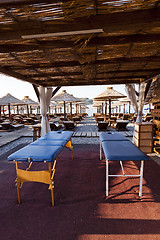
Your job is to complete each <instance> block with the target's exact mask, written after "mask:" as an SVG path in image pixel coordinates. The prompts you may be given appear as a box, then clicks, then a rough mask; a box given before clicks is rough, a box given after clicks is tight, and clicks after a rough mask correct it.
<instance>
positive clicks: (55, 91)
mask: <svg viewBox="0 0 160 240" xmlns="http://www.w3.org/2000/svg"><path fill="white" fill-rule="evenodd" d="M60 88H61V86H58V87H56V89H54V91H53V92H52V97H53V96H54V95H55V94H56V93H57V92H58V90H59V89H60Z"/></svg>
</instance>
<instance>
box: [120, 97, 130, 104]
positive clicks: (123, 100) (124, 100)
mask: <svg viewBox="0 0 160 240" xmlns="http://www.w3.org/2000/svg"><path fill="white" fill-rule="evenodd" d="M119 103H120V104H127V103H131V100H130V99H129V98H128V97H125V98H122V99H121V100H120V101H119Z"/></svg>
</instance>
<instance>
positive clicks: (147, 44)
mask: <svg viewBox="0 0 160 240" xmlns="http://www.w3.org/2000/svg"><path fill="white" fill-rule="evenodd" d="M159 26H160V1H158V0H146V1H144V0H134V1H131V0H128V1H124V0H113V1H106V0H96V1H95V0H90V1H89V0H76V1H75V0H65V1H64V0H61V1H60V0H53V1H51V0H47V1H42V0H14V1H13V0H3V1H0V46H1V47H0V72H1V73H4V74H7V75H10V76H13V77H15V78H17V79H21V80H24V81H27V82H30V83H32V84H35V85H36V86H79V85H102V84H105V85H106V84H124V83H139V82H140V81H145V80H146V79H148V78H152V77H154V76H156V75H157V74H159V66H160V55H159V52H160V45H159V41H160V27H159Z"/></svg>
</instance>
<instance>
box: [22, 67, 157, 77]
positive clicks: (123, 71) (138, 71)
mask: <svg viewBox="0 0 160 240" xmlns="http://www.w3.org/2000/svg"><path fill="white" fill-rule="evenodd" d="M111 73H115V74H119V73H120V74H123V73H127V74H132V73H133V74H134V73H137V74H140V73H144V74H147V73H157V74H158V73H160V68H155V69H139V70H118V71H115V70H114V71H101V72H98V73H97V74H111ZM76 75H80V76H81V75H82V72H55V73H47V72H46V73H39V74H38V73H37V74H33V73H31V74H24V77H28V78H29V77H32V78H34V77H47V76H48V77H56V76H76Z"/></svg>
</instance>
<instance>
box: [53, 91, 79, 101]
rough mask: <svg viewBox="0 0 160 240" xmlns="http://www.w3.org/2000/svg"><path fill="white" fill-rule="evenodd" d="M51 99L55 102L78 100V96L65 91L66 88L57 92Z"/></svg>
mask: <svg viewBox="0 0 160 240" xmlns="http://www.w3.org/2000/svg"><path fill="white" fill-rule="evenodd" d="M51 100H53V101H56V102H61V101H64V102H79V99H78V98H75V97H74V96H73V95H71V94H69V93H67V92H66V90H63V91H62V92H61V93H59V94H57V95H56V96H55V97H53V98H52V99H51Z"/></svg>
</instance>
